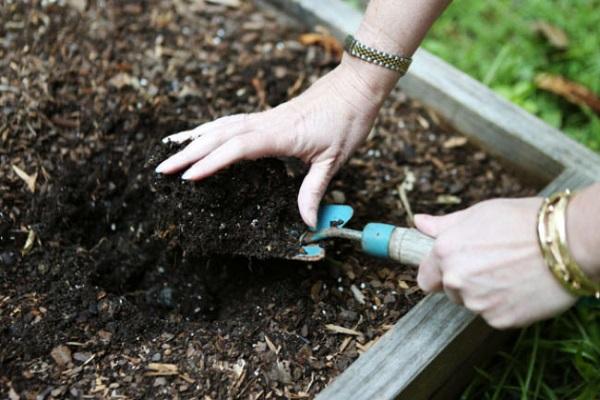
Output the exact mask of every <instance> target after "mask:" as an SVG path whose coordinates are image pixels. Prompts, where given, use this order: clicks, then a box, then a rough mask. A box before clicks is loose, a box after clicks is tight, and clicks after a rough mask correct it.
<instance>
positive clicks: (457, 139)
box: [443, 136, 467, 149]
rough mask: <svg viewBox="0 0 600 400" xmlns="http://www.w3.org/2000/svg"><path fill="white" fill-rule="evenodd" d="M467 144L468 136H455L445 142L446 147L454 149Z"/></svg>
mask: <svg viewBox="0 0 600 400" xmlns="http://www.w3.org/2000/svg"><path fill="white" fill-rule="evenodd" d="M465 144H467V138H466V137H464V136H454V137H451V138H450V139H448V140H446V141H445V142H444V144H443V146H444V148H445V149H453V148H455V147H461V146H464V145H465Z"/></svg>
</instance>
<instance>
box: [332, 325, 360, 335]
mask: <svg viewBox="0 0 600 400" xmlns="http://www.w3.org/2000/svg"><path fill="white" fill-rule="evenodd" d="M325 329H327V330H328V331H331V332H334V333H339V334H342V335H352V336H361V337H362V336H363V334H362V333H361V332H359V331H357V330H355V329H350V328H344V327H343V326H339V325H334V324H327V325H325Z"/></svg>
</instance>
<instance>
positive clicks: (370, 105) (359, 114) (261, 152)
mask: <svg viewBox="0 0 600 400" xmlns="http://www.w3.org/2000/svg"><path fill="white" fill-rule="evenodd" d="M344 60H345V62H342V63H341V64H340V65H339V66H338V67H336V68H335V69H334V70H332V71H331V72H330V73H328V74H327V75H325V76H323V77H322V78H321V79H319V80H318V81H317V82H315V83H314V84H313V85H312V86H311V87H310V88H309V89H307V90H306V91H305V92H304V93H302V94H301V95H299V96H298V97H296V98H294V99H292V100H290V101H288V102H286V103H283V104H281V105H279V106H277V107H275V108H273V109H270V110H267V111H264V112H259V113H255V114H237V115H232V116H227V117H223V118H219V119H217V120H215V121H212V122H208V123H205V124H203V125H200V126H198V127H197V128H194V129H192V130H189V131H184V132H180V133H177V134H174V135H171V136H168V137H166V138H165V139H164V140H163V141H172V142H177V143H182V142H184V141H187V140H192V142H191V143H190V144H189V145H187V146H186V147H185V148H184V149H183V150H181V151H180V152H178V153H177V154H175V155H173V156H171V157H170V158H168V159H167V160H165V161H163V162H162V163H161V164H160V165H159V166H158V167H157V168H156V171H157V172H159V173H165V174H172V173H175V172H177V171H180V170H183V169H186V171H185V173H184V174H183V176H182V178H183V179H189V180H200V179H203V178H205V177H207V176H209V175H212V174H214V173H216V172H217V171H219V170H221V169H223V168H225V167H227V166H229V165H231V164H233V163H235V162H238V161H240V160H248V159H257V158H261V157H271V156H289V157H297V158H299V159H301V160H303V161H304V162H306V163H307V164H309V165H310V169H309V172H308V174H307V175H306V177H305V178H304V182H303V183H302V185H301V187H300V193H299V194H298V207H299V210H300V215H301V216H302V219H303V220H304V222H305V223H306V224H307V225H309V226H313V227H314V226H315V225H316V222H317V209H318V207H319V203H320V201H321V198H322V197H323V195H324V193H325V190H326V189H327V185H328V184H329V181H330V180H331V178H332V177H333V175H334V174H335V173H336V172H337V170H338V169H339V168H340V166H341V165H342V164H343V163H344V162H345V161H346V160H347V159H348V158H349V157H350V155H351V154H352V152H353V151H354V150H355V149H356V148H357V147H358V146H359V145H360V144H361V143H362V142H363V141H364V140H365V138H366V137H367V135H368V134H369V131H370V130H371V127H372V125H373V122H374V120H375V117H376V116H377V113H378V111H379V108H380V107H381V103H382V102H383V100H384V98H385V96H387V94H388V93H389V90H391V87H392V86H393V84H394V83H395V80H394V79H388V80H389V82H390V83H389V84H386V85H385V86H384V87H381V86H379V87H375V86H373V85H372V84H370V82H373V81H376V79H377V77H373V76H368V75H369V74H371V73H374V72H373V71H375V73H377V69H378V68H380V67H376V68H375V69H373V67H372V66H370V65H367V64H365V63H363V62H362V61H359V60H355V59H349V58H346V57H345V59H344ZM379 82H381V79H380V80H379Z"/></svg>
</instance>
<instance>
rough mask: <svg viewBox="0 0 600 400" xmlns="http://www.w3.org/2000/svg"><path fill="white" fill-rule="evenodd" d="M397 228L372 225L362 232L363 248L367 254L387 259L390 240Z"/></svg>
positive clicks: (368, 225) (386, 225)
mask: <svg viewBox="0 0 600 400" xmlns="http://www.w3.org/2000/svg"><path fill="white" fill-rule="evenodd" d="M394 228H395V226H394V225H389V224H379V223H370V224H367V225H366V226H365V227H364V229H363V232H362V240H361V243H362V248H363V251H364V252H365V253H367V254H371V255H373V256H377V257H383V258H387V257H388V255H389V252H388V248H389V245H390V238H391V237H392V232H393V231H394Z"/></svg>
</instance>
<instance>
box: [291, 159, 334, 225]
mask: <svg viewBox="0 0 600 400" xmlns="http://www.w3.org/2000/svg"><path fill="white" fill-rule="evenodd" d="M333 173H334V170H333V165H332V162H328V161H325V162H318V163H314V164H312V165H311V167H310V170H309V171H308V174H307V175H306V176H305V177H304V181H303V182H302V185H301V186H300V192H299V193H298V209H299V210H300V216H301V217H302V219H303V220H304V223H305V224H306V225H308V226H310V227H316V226H317V212H318V210H319V203H320V202H321V199H322V198H323V195H324V194H325V190H327V185H328V184H329V181H330V180H331V177H332V176H333Z"/></svg>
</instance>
